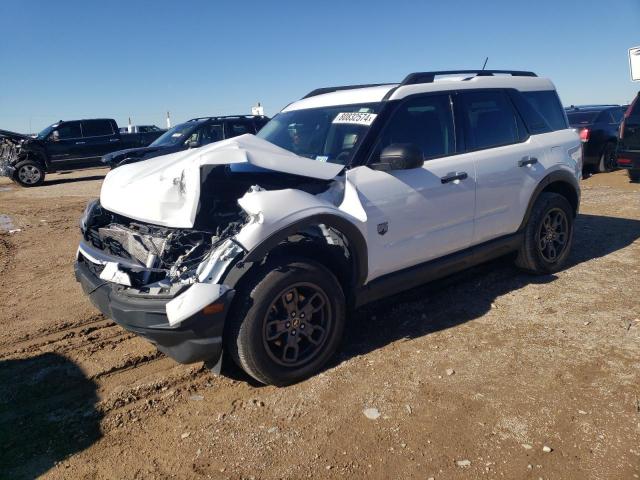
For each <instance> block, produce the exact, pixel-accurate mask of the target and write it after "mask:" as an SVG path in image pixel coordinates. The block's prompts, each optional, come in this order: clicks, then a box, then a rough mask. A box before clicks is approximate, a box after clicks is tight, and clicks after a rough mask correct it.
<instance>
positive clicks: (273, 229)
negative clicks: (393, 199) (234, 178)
mask: <svg viewBox="0 0 640 480" xmlns="http://www.w3.org/2000/svg"><path fill="white" fill-rule="evenodd" d="M351 188H352V186H350V185H349V184H348V182H347V185H346V189H345V191H343V192H341V194H340V199H339V201H337V202H336V201H335V198H333V199H332V198H331V197H332V195H331V193H330V192H329V193H327V194H326V195H325V194H322V195H312V194H309V193H306V192H303V191H301V190H295V189H285V190H277V191H252V192H249V193H247V194H245V195H244V196H243V197H242V198H241V199H239V200H238V203H239V204H240V206H241V207H242V209H243V210H244V211H245V212H246V213H247V214H248V215H249V217H250V220H249V223H248V224H247V225H245V226H244V227H243V228H242V230H240V232H238V234H237V235H236V237H235V240H236V241H237V242H238V243H239V244H241V245H242V246H243V247H244V248H245V249H246V250H247V251H248V253H247V255H246V256H245V257H244V259H243V261H244V262H247V263H252V262H256V261H259V260H261V259H262V258H264V256H265V255H266V254H267V253H268V252H269V251H270V250H271V249H273V248H274V247H275V246H277V245H278V244H280V243H281V242H282V241H284V240H286V239H287V238H288V237H289V236H291V235H292V234H294V233H296V232H299V231H301V230H304V229H305V228H307V227H309V226H313V225H319V224H323V225H326V226H327V227H332V228H334V229H336V230H338V231H340V232H341V233H342V234H343V235H344V236H345V237H346V238H347V240H348V242H349V246H350V249H351V251H352V254H353V258H354V260H355V262H356V265H355V269H356V272H355V273H356V275H355V276H356V279H355V280H356V282H357V283H358V284H362V283H364V281H365V279H366V277H367V242H366V240H365V234H366V228H365V225H366V223H365V222H366V216H363V215H364V210H362V206H361V205H358V204H357V203H358V202H359V200H358V198H357V195H355V196H351V195H350V193H349V192H350V191H351ZM330 190H331V189H330ZM334 193H335V192H334ZM332 200H333V201H332Z"/></svg>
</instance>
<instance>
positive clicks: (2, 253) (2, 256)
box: [0, 235, 13, 283]
mask: <svg viewBox="0 0 640 480" xmlns="http://www.w3.org/2000/svg"><path fill="white" fill-rule="evenodd" d="M3 237H4V235H2V236H0V277H1V278H4V277H5V275H4V273H5V271H6V270H7V269H8V268H9V257H10V253H11V250H12V247H13V245H12V244H11V242H9V241H8V240H7V239H6V238H3ZM2 283H4V282H2Z"/></svg>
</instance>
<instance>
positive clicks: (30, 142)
mask: <svg viewBox="0 0 640 480" xmlns="http://www.w3.org/2000/svg"><path fill="white" fill-rule="evenodd" d="M163 133H164V131H162V130H159V131H152V132H145V133H120V131H119V129H118V125H117V124H116V122H115V120H112V119H102V118H98V119H90V120H70V121H62V120H61V121H59V122H57V123H54V124H53V125H50V126H48V127H47V128H45V129H44V130H42V131H41V132H40V133H39V134H38V135H36V136H35V137H30V136H27V135H21V134H18V133H13V132H7V131H5V130H0V175H4V176H7V177H10V178H12V179H13V180H14V181H15V182H17V183H18V184H20V185H22V186H24V187H35V186H37V185H41V184H42V182H43V181H44V176H45V174H46V173H50V172H55V171H59V170H73V169H76V168H85V167H93V166H99V165H102V163H101V162H100V159H101V158H102V156H103V155H105V154H107V153H110V152H113V151H115V150H122V149H123V148H135V147H144V146H147V145H149V144H150V143H151V142H153V141H154V140H155V139H156V138H158V137H159V136H160V135H162V134H163Z"/></svg>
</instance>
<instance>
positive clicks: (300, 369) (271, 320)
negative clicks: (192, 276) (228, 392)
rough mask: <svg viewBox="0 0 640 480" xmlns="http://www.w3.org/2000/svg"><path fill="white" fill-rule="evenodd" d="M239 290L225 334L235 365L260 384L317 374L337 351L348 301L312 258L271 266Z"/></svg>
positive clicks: (258, 272) (290, 381) (272, 383)
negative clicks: (346, 301)
mask: <svg viewBox="0 0 640 480" xmlns="http://www.w3.org/2000/svg"><path fill="white" fill-rule="evenodd" d="M250 275H251V277H250V278H249V279H248V281H247V282H246V283H245V285H243V286H241V287H240V288H239V291H238V293H237V294H236V296H235V299H234V309H233V310H232V312H231V314H230V318H229V325H228V329H227V332H226V335H225V337H226V338H225V343H226V348H227V350H228V352H229V353H230V354H231V357H232V358H233V359H234V360H235V362H236V363H237V364H238V365H239V366H240V367H241V368H242V369H243V370H244V371H245V372H247V373H248V374H249V375H251V376H252V377H253V378H255V379H256V380H258V381H259V382H261V383H265V384H271V385H277V386H285V385H290V384H292V383H296V382H298V381H300V380H303V379H305V378H307V377H309V376H311V375H313V374H314V373H316V372H318V371H319V370H320V369H321V368H322V367H323V366H324V365H325V363H326V362H327V361H328V360H329V359H330V358H331V356H332V355H333V354H334V352H335V351H336V349H337V347H338V345H339V343H340V340H341V338H342V332H343V330H344V323H345V310H346V308H345V298H344V293H343V291H342V288H341V286H340V283H339V282H338V280H337V279H336V277H335V276H334V275H333V274H332V273H331V272H330V271H329V270H328V269H326V268H325V267H323V266H322V265H320V264H318V263H316V262H313V261H311V260H306V259H305V260H302V259H301V260H293V261H282V262H272V263H271V264H269V263H267V265H266V266H265V267H263V268H261V269H259V270H258V271H256V272H254V273H253V274H250Z"/></svg>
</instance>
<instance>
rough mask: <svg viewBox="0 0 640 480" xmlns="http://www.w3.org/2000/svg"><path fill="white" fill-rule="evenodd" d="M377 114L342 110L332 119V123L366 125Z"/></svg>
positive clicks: (369, 123) (371, 121)
mask: <svg viewBox="0 0 640 480" xmlns="http://www.w3.org/2000/svg"><path fill="white" fill-rule="evenodd" d="M377 116H378V114H376V113H361V112H342V113H339V114H338V115H337V116H336V118H334V119H333V123H348V124H351V125H365V126H367V127H368V126H370V125H371V124H372V123H373V121H374V120H375V119H376V117H377Z"/></svg>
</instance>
